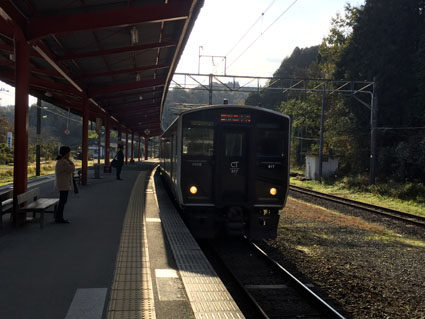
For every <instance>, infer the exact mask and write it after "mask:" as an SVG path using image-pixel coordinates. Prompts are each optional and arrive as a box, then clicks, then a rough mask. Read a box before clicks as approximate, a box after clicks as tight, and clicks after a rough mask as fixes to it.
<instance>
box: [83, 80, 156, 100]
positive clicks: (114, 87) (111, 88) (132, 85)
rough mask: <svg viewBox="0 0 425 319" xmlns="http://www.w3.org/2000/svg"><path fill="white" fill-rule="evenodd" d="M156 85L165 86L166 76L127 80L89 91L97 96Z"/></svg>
mask: <svg viewBox="0 0 425 319" xmlns="http://www.w3.org/2000/svg"><path fill="white" fill-rule="evenodd" d="M155 86H164V78H159V79H154V80H145V81H136V82H127V83H120V84H111V85H106V86H103V87H100V88H93V89H91V90H89V91H88V96H89V97H97V96H101V95H104V94H109V93H115V92H122V91H130V90H136V89H144V88H149V87H155Z"/></svg>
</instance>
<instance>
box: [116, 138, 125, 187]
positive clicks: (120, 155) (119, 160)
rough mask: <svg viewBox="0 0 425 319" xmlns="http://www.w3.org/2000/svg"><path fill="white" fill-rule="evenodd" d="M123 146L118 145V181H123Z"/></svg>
mask: <svg viewBox="0 0 425 319" xmlns="http://www.w3.org/2000/svg"><path fill="white" fill-rule="evenodd" d="M122 148H123V146H122V145H121V144H119V145H118V152H117V155H116V156H115V157H116V159H117V166H116V169H117V180H122V178H121V169H122V166H123V165H124V152H123V151H122Z"/></svg>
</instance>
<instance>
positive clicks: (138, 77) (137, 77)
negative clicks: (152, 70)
mask: <svg viewBox="0 0 425 319" xmlns="http://www.w3.org/2000/svg"><path fill="white" fill-rule="evenodd" d="M136 81H140V73H136Z"/></svg>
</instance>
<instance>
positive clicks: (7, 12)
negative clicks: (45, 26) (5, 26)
mask: <svg viewBox="0 0 425 319" xmlns="http://www.w3.org/2000/svg"><path fill="white" fill-rule="evenodd" d="M0 16H1V17H2V18H3V20H6V21H7V22H9V21H10V22H11V23H13V24H14V25H15V26H16V27H18V28H19V29H21V31H23V32H24V31H25V29H26V25H27V20H26V18H25V17H24V16H23V15H22V14H21V13H20V12H19V11H18V10H17V9H16V8H15V6H14V5H13V4H12V3H11V2H10V1H5V0H1V3H0Z"/></svg>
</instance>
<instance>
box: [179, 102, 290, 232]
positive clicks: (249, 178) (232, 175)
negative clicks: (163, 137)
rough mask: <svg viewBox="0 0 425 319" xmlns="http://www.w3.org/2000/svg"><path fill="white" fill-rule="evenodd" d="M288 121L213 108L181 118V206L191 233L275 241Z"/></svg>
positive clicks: (283, 193) (265, 113)
mask: <svg viewBox="0 0 425 319" xmlns="http://www.w3.org/2000/svg"><path fill="white" fill-rule="evenodd" d="M288 174H289V118H288V117H287V116H284V115H282V114H279V113H277V112H273V111H269V110H265V109H262V108H258V107H247V106H243V107H241V106H215V107H209V108H206V109H202V110H197V111H193V112H188V113H187V114H185V115H184V117H183V119H182V156H181V194H182V207H183V209H184V212H185V215H186V217H187V218H186V220H187V221H188V223H189V226H190V228H191V229H192V232H193V233H194V235H195V236H197V237H206V238H212V237H216V236H217V235H218V234H220V233H225V234H226V235H230V236H241V235H247V236H248V237H249V238H252V239H259V238H275V237H276V231H277V226H278V222H279V210H280V209H281V208H283V207H284V205H285V202H286V197H287V192H288Z"/></svg>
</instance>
